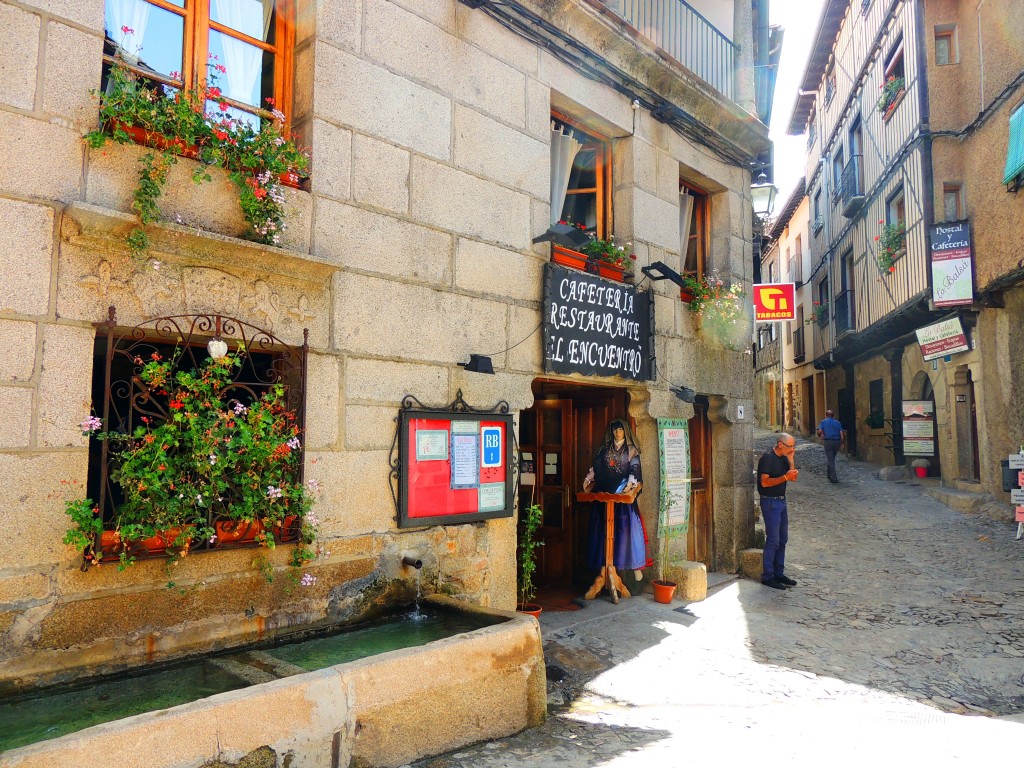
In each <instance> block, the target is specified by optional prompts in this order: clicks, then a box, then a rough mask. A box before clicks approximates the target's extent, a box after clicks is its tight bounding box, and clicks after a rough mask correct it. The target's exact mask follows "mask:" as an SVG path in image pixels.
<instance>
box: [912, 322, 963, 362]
mask: <svg viewBox="0 0 1024 768" xmlns="http://www.w3.org/2000/svg"><path fill="white" fill-rule="evenodd" d="M915 333H917V343H918V344H920V345H921V355H922V356H923V357H924V359H925V360H935V359H936V358H939V357H943V356H945V355H953V354H956V353H957V352H966V351H967V350H968V349H970V348H971V347H970V345H969V344H968V343H967V336H966V334H964V327H963V325H962V324H961V323H960V318H959V317H952V318H950V319H949V320H943V321H942V322H941V323H935V324H934V325H929V326H926V327H924V328H918V329H917V331H915Z"/></svg>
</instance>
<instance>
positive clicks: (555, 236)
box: [533, 224, 591, 251]
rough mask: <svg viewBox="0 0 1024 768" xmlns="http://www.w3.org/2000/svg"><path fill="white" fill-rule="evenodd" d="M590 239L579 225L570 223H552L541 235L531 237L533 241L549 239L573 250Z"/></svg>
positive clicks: (544, 241)
mask: <svg viewBox="0 0 1024 768" xmlns="http://www.w3.org/2000/svg"><path fill="white" fill-rule="evenodd" d="M590 240H591V237H590V235H589V234H587V233H586V232H585V231H584V230H582V229H580V228H579V227H574V226H572V225H570V224H552V225H551V226H550V227H548V231H547V232H545V233H544V234H543V235H538V236H537V237H535V238H533V242H534V243H546V242H548V241H551V242H552V243H553V244H554V245H560V246H562V247H563V248H570V249H572V250H574V251H578V250H579V249H580V248H581V247H583V246H584V245H586V244H587V243H589V242H590Z"/></svg>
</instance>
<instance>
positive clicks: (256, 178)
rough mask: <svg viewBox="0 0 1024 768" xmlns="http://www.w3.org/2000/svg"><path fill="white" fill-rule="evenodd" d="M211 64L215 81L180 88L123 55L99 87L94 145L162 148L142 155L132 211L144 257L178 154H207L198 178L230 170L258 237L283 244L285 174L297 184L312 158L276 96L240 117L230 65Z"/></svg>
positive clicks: (132, 245) (135, 248)
mask: <svg viewBox="0 0 1024 768" xmlns="http://www.w3.org/2000/svg"><path fill="white" fill-rule="evenodd" d="M125 31H126V33H127V32H130V31H131V30H127V29H126V30H125ZM212 58H213V57H211V59H212ZM210 64H211V66H210V69H209V71H210V73H211V74H210V78H209V81H208V82H207V83H204V84H202V85H200V86H199V87H196V88H185V89H180V90H179V89H176V88H171V87H169V86H166V85H163V84H161V83H159V82H157V81H156V80H148V79H146V78H144V77H142V76H140V75H139V74H138V73H136V72H133V71H132V70H131V69H130V68H129V67H128V66H127V64H126V63H125V62H124V61H123V60H121V59H118V60H117V61H115V63H114V64H113V65H112V66H111V67H110V70H109V76H108V81H107V84H106V88H105V89H103V90H102V91H94V92H93V95H94V96H95V97H96V98H97V99H98V100H99V104H100V127H99V128H97V129H96V130H94V131H90V132H89V133H87V134H86V136H85V141H86V143H87V144H88V145H89V146H90V147H92V148H93V149H99V148H101V147H103V146H104V144H106V142H107V141H108V140H113V141H116V142H119V143H122V144H124V143H129V142H133V141H134V142H136V143H140V144H144V145H146V146H150V147H153V148H154V149H156V150H157V151H156V152H148V153H146V154H145V155H143V156H142V157H141V158H140V161H139V162H140V166H141V167H140V169H139V182H138V185H137V186H136V188H135V191H134V193H133V194H132V206H131V207H132V211H133V212H134V213H135V214H136V215H137V216H138V217H139V222H140V225H141V226H138V227H136V228H135V229H134V230H133V231H132V232H131V233H130V234H129V235H128V246H129V249H130V250H131V252H132V254H133V255H134V256H136V257H141V256H143V255H144V254H145V253H146V250H147V249H148V247H149V237H148V236H147V235H146V232H145V226H146V225H148V224H152V223H153V222H155V221H157V220H159V218H160V215H161V210H160V205H159V199H160V196H161V195H162V194H163V189H164V186H165V185H166V183H167V175H168V172H169V171H170V168H171V166H172V165H174V164H175V163H176V162H177V158H178V155H184V156H186V157H189V158H192V159H195V160H196V161H198V162H199V164H200V165H199V166H198V167H197V168H196V170H195V171H194V172H193V174H192V180H193V181H194V182H195V183H196V184H199V183H202V182H204V181H212V177H211V176H210V174H209V173H208V168H211V167H219V168H224V169H225V170H227V171H228V173H229V175H230V178H231V181H232V183H233V184H234V186H235V188H236V189H237V191H238V200H239V204H240V206H241V209H242V214H243V216H244V217H245V221H246V223H247V224H248V225H249V233H248V236H249V237H250V238H251V239H253V240H255V241H256V242H260V243H264V244H267V245H276V244H278V243H279V242H280V234H281V232H282V231H283V230H284V229H285V228H286V225H285V223H284V219H285V197H284V193H283V191H282V189H281V186H280V182H281V181H282V180H284V181H285V182H286V183H287V184H288V185H289V186H297V185H298V175H297V174H298V173H299V172H301V171H303V170H305V168H306V165H307V163H308V158H307V156H306V154H305V153H304V152H303V151H302V150H300V149H299V148H298V147H297V146H296V145H295V142H294V141H292V139H291V138H290V136H289V135H288V133H287V131H286V130H285V127H284V120H285V116H284V114H282V113H281V112H280V111H278V110H277V109H276V108H275V106H274V104H273V100H272V99H268V100H267V102H268V103H267V109H266V110H265V112H263V113H261V115H262V116H260V117H257V116H255V115H247V118H248V119H240V118H238V117H237V115H238V114H239V112H238V110H235V109H234V108H233V107H232V106H231V104H230V103H228V102H227V101H226V100H225V97H224V96H223V94H222V93H221V90H220V88H218V87H217V84H216V82H217V76H218V75H223V74H224V73H225V72H226V71H227V70H226V68H225V67H224V66H223V65H222V64H219V63H217V62H216V61H215V60H211V62H210ZM177 74H178V73H172V75H177Z"/></svg>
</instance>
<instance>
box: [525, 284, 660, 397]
mask: <svg viewBox="0 0 1024 768" xmlns="http://www.w3.org/2000/svg"><path fill="white" fill-rule="evenodd" d="M650 307H651V305H650V297H649V295H648V294H646V293H639V292H638V291H637V290H636V289H635V288H633V287H632V286H628V285H624V284H621V283H612V282H609V281H607V280H603V279H601V278H600V277H597V276H596V275H589V274H586V273H583V272H577V271H576V270H571V269H566V268H564V267H560V266H557V265H555V264H547V265H545V273H544V369H545V370H546V371H548V372H549V373H582V374H586V375H588V376H623V377H625V378H628V379H637V380H641V381H642V380H646V379H649V378H651V376H650V368H651V366H650V360H651V356H650V327H651V309H650Z"/></svg>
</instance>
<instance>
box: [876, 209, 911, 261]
mask: <svg viewBox="0 0 1024 768" xmlns="http://www.w3.org/2000/svg"><path fill="white" fill-rule="evenodd" d="M878 223H879V224H882V233H881V234H880V235H879V236H878V237H876V238H875V240H876V241H877V242H878V266H879V268H880V269H881V270H882V271H883V272H895V271H896V267H895V264H894V262H895V261H896V256H897V255H898V254H899V252H900V251H902V250H903V247H904V244H905V243H906V240H907V227H906V225H905V224H904V223H903V222H902V221H897V222H895V223H894V224H883V223H882V222H881V221H879V222H878Z"/></svg>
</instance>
